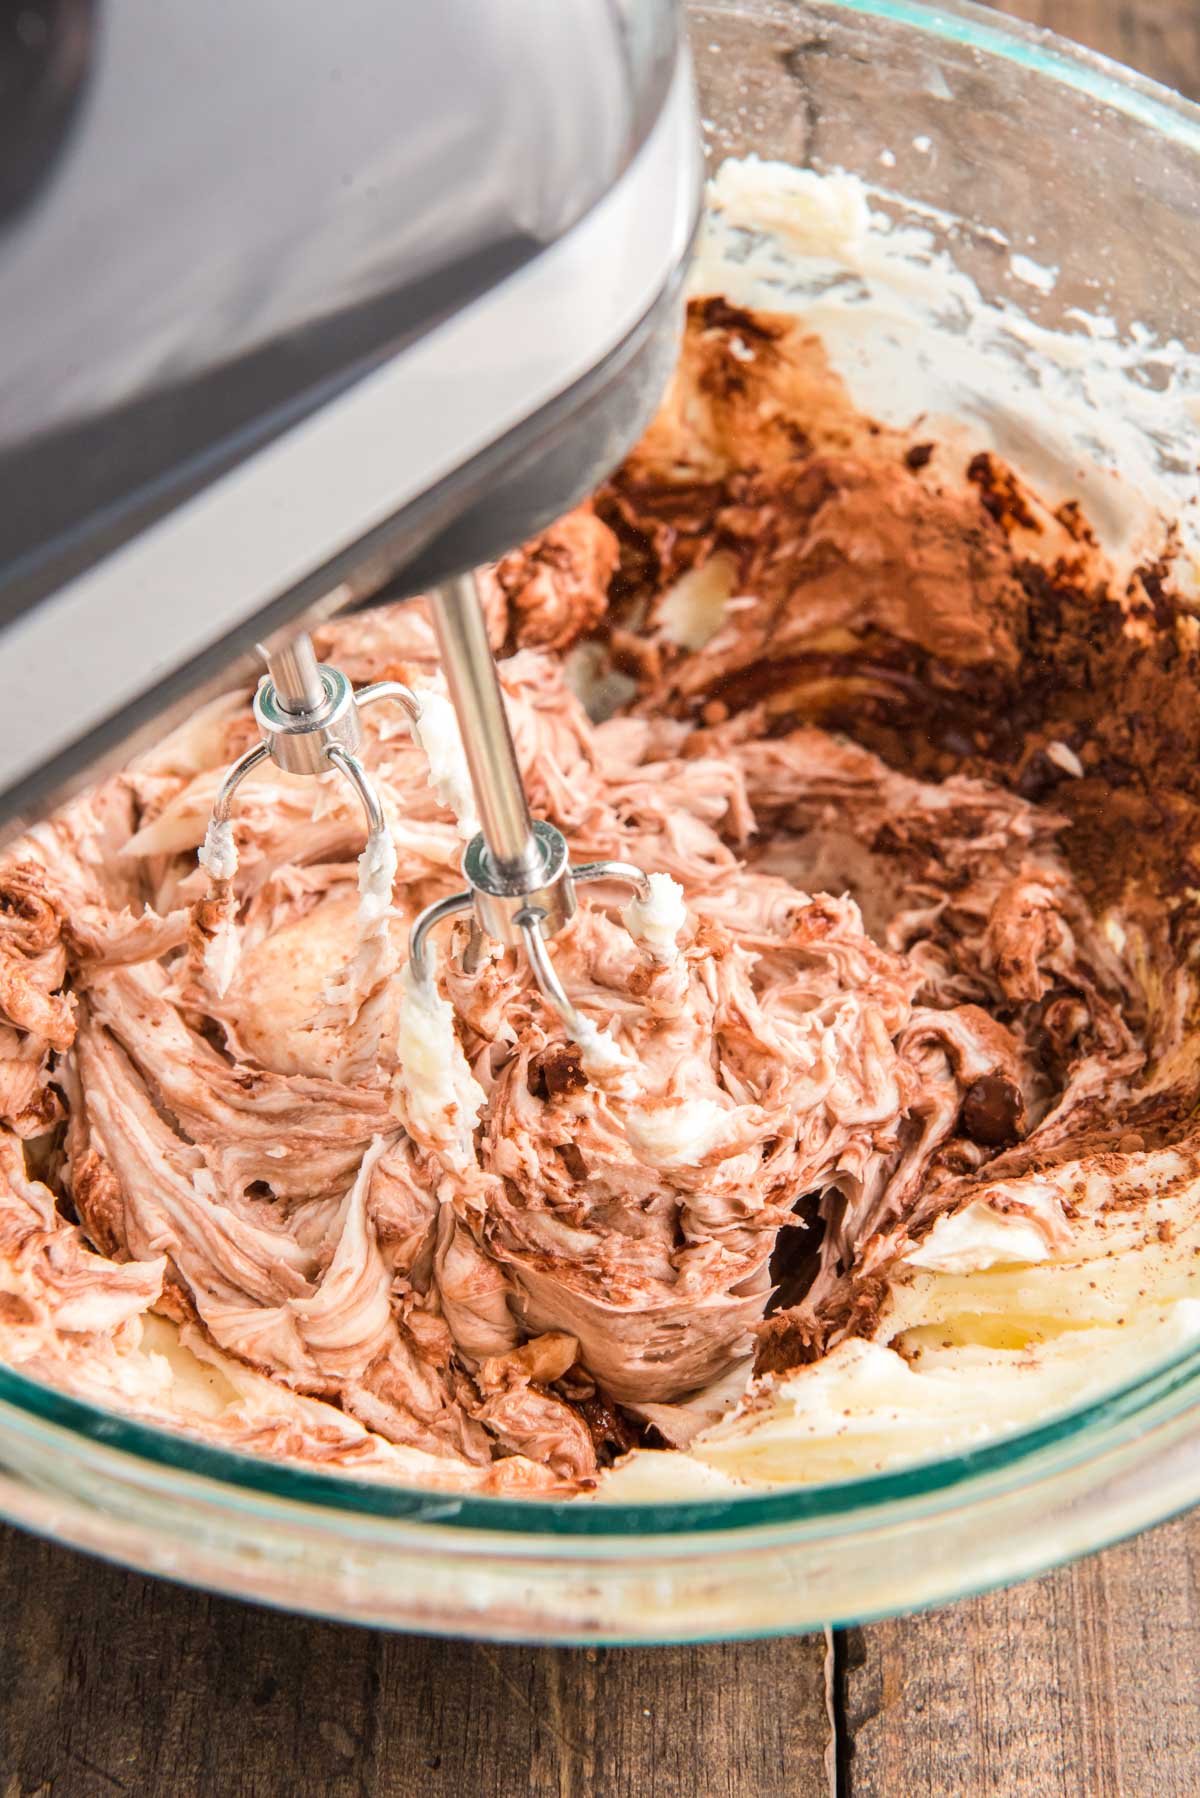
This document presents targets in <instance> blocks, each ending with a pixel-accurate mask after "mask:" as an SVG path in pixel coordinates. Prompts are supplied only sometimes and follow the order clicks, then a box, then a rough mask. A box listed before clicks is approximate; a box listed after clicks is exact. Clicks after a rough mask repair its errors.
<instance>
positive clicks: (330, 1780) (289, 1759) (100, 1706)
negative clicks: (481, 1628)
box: [0, 1531, 830, 1798]
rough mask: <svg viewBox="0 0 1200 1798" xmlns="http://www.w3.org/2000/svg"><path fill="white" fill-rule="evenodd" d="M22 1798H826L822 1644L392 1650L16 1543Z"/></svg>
mask: <svg viewBox="0 0 1200 1798" xmlns="http://www.w3.org/2000/svg"><path fill="white" fill-rule="evenodd" d="M0 1592H3V1593H4V1626H3V1631H2V1634H0V1794H3V1798H18V1795H19V1798H31V1795H33V1794H37V1795H38V1798H113V1794H118V1795H119V1794H122V1793H134V1794H137V1798H193V1795H195V1798H288V1795H290V1794H293V1793H303V1794H305V1798H309V1795H310V1794H311V1795H313V1798H319V1795H324V1798H358V1795H359V1794H370V1795H371V1798H409V1795H410V1794H415V1793H418V1792H419V1793H421V1794H423V1795H428V1798H517V1795H522V1798H523V1794H525V1793H529V1794H531V1795H532V1798H593V1795H595V1798H697V1795H698V1794H706V1795H707V1794H711V1795H712V1798H775V1795H778V1798H784V1794H787V1795H788V1798H823V1794H824V1793H825V1792H826V1791H827V1790H828V1785H827V1781H826V1777H825V1773H824V1763H823V1757H824V1753H825V1748H826V1745H827V1743H828V1740H829V1734H830V1731H829V1724H828V1720H827V1716H826V1709H825V1692H824V1677H823V1662H824V1644H823V1643H822V1642H821V1640H820V1639H819V1638H815V1639H814V1638H800V1639H797V1640H795V1641H786V1642H778V1643H756V1644H748V1645H737V1644H734V1645H730V1646H719V1645H718V1646H713V1647H692V1648H679V1649H665V1650H645V1649H624V1650H623V1649H611V1650H604V1649H573V1650H553V1649H523V1648H500V1647H492V1646H485V1645H472V1644H469V1643H442V1642H437V1641H432V1640H427V1639H422V1638H415V1637H399V1636H394V1637H388V1636H382V1635H375V1634H372V1633H370V1632H368V1631H366V1630H356V1629H348V1628H343V1627H341V1626H339V1625H335V1624H327V1623H313V1622H309V1621H306V1620H303V1619H300V1618H295V1617H285V1616H280V1615H277V1614H275V1613H272V1612H268V1611H264V1610H260V1609H257V1608H255V1607H251V1606H248V1605H240V1604H237V1603H233V1602H230V1601H228V1600H224V1599H215V1598H207V1597H204V1596H203V1595H201V1594H198V1593H192V1592H187V1591H183V1590H180V1589H177V1588H174V1587H171V1586H166V1585H162V1584H156V1583H153V1582H151V1581H148V1580H144V1579H141V1578H139V1577H137V1576H136V1575H133V1574H127V1573H123V1572H121V1571H119V1570H118V1569H115V1568H111V1567H105V1566H102V1565H100V1564H98V1563H95V1562H90V1561H86V1560H84V1559H82V1558H81V1557H79V1556H77V1555H73V1554H69V1553H67V1552H66V1551H65V1550H62V1549H58V1548H52V1547H49V1546H47V1545H46V1544H43V1543H39V1542H34V1541H31V1540H29V1539H27V1538H25V1537H23V1536H20V1535H18V1534H16V1532H14V1531H3V1532H0Z"/></svg>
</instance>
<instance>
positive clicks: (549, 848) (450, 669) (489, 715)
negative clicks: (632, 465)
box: [409, 574, 649, 1037]
mask: <svg viewBox="0 0 1200 1798" xmlns="http://www.w3.org/2000/svg"><path fill="white" fill-rule="evenodd" d="M429 599H430V605H431V607H432V610H433V625H434V630H435V631H436V633H437V639H438V647H439V649H440V650H441V656H442V669H443V672H444V673H445V676H446V685H447V687H448V688H449V690H450V698H451V701H452V703H453V705H454V710H455V713H456V714H457V717H458V727H459V731H460V732H461V735H462V740H463V748H464V750H465V751H466V757H467V766H468V768H469V769H470V771H471V784H472V786H473V787H474V790H475V803H476V805H477V806H478V808H479V818H480V823H481V824H482V826H483V828H482V830H481V831H480V833H479V835H478V836H476V837H473V838H472V840H471V841H470V842H469V843H468V844H467V847H466V851H465V853H464V855H463V873H464V874H465V875H466V877H467V881H468V883H469V891H468V892H465V893H455V894H454V895H453V896H452V897H450V898H448V899H440V900H438V901H437V902H436V904H434V905H430V906H427V907H426V909H425V910H424V911H423V912H422V913H421V915H420V917H418V918H416V919H415V920H414V922H413V927H412V931H411V933H410V935H409V960H410V961H411V963H412V968H413V972H414V973H415V974H416V976H417V978H418V979H419V980H426V979H428V978H429V976H430V972H431V969H430V963H429V957H428V953H427V949H426V944H427V941H428V937H429V933H430V931H431V930H432V929H434V928H435V927H436V926H437V925H438V924H440V923H442V922H443V921H444V920H445V919H447V918H450V917H453V916H454V915H455V914H456V913H458V912H462V911H466V910H468V909H471V910H473V912H474V916H475V923H476V927H477V930H483V931H486V932H487V934H488V935H489V936H493V937H496V938H498V939H499V941H500V942H502V943H512V944H517V945H522V946H523V947H524V949H525V952H526V954H527V956H528V958H529V965H530V967H531V969H532V971H533V977H534V979H535V980H536V982H537V984H538V986H539V988H540V989H541V992H542V994H543V996H544V997H545V999H546V1000H547V1001H548V1002H549V1004H550V1005H552V1006H553V1008H554V1010H555V1011H557V1013H558V1014H559V1016H560V1017H561V1018H562V1020H563V1023H564V1024H565V1025H566V1027H567V1031H568V1033H569V1034H571V1035H574V1036H576V1037H578V1036H579V1035H580V1034H581V1033H582V1032H583V1030H584V1029H585V1028H586V1021H585V1020H584V1019H582V1018H581V1017H580V1014H579V1013H578V1012H577V1011H576V1010H575V1007H574V1006H573V1005H572V1004H571V1001H570V999H569V998H568V997H567V994H566V992H565V991H564V989H563V986H562V983H561V982H560V980H559V978H558V975H557V973H556V972H555V969H554V963H553V962H552V961H551V959H550V955H549V952H548V950H547V948H546V938H547V937H549V936H553V935H554V933H555V931H557V930H561V929H562V927H563V925H564V924H566V923H567V922H568V921H569V920H570V918H571V917H572V916H573V915H574V912H575V883H576V881H578V880H601V881H603V880H614V881H620V882H622V883H623V884H625V885H628V886H632V887H633V888H634V890H635V891H636V892H637V894H638V895H639V897H640V898H642V899H645V898H646V896H647V894H648V892H649V882H648V881H647V878H646V876H645V875H644V874H643V873H642V871H641V869H640V868H634V867H631V866H630V865H629V863H628V862H615V861H607V862H589V863H587V864H586V865H585V866H582V867H579V868H574V869H573V868H572V867H571V863H570V857H569V852H568V849H567V843H566V838H565V837H564V836H563V834H562V832H561V831H560V830H556V829H555V827H554V825H552V824H547V823H546V822H545V821H544V820H542V819H537V820H536V821H535V820H534V819H532V818H531V817H530V815H529V804H528V801H527V800H526V797H525V786H524V782H523V781H522V779H521V770H520V766H519V764H518V762H517V752H516V748H515V746H514V744H513V738H512V731H511V729H510V727H509V722H508V713H507V712H506V711H505V708H504V694H503V692H502V691H501V687H500V677H499V675H498V674H497V672H496V663H495V661H494V659H493V657H492V651H491V645H490V644H489V643H488V637H487V624H486V621H485V619H484V614H483V606H482V604H481V602H480V598H479V589H478V587H477V585H476V582H475V577H474V575H470V574H464V575H460V576H459V577H458V578H457V579H456V580H452V581H446V582H444V583H443V585H442V586H440V587H436V588H435V589H434V590H433V592H432V593H431V594H430V596H429Z"/></svg>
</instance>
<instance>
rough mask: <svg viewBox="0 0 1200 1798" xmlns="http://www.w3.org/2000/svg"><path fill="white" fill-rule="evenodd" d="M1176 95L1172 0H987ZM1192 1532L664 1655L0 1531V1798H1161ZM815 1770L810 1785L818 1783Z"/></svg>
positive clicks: (1193, 50) (1188, 1651)
mask: <svg viewBox="0 0 1200 1798" xmlns="http://www.w3.org/2000/svg"><path fill="white" fill-rule="evenodd" d="M1000 10H1002V11H1005V12H1010V13H1014V14H1017V15H1018V16H1021V17H1025V18H1028V19H1030V20H1032V21H1033V22H1034V23H1037V24H1045V25H1051V26H1053V27H1054V28H1055V29H1057V30H1060V31H1064V32H1066V33H1067V34H1069V35H1072V36H1075V37H1077V38H1079V39H1080V40H1081V41H1083V42H1086V43H1090V44H1092V45H1093V46H1094V47H1095V48H1097V49H1100V50H1103V51H1105V52H1106V53H1108V54H1109V55H1114V56H1117V57H1119V58H1121V59H1123V60H1126V61H1129V62H1131V63H1133V64H1134V65H1135V66H1138V67H1140V68H1142V69H1144V70H1145V71H1146V72H1147V73H1148V74H1151V75H1153V76H1155V77H1156V78H1157V79H1159V80H1162V81H1166V82H1168V83H1170V84H1171V85H1173V86H1176V87H1178V88H1180V89H1181V90H1182V91H1184V92H1187V93H1190V94H1193V95H1197V96H1200V6H1196V5H1193V4H1192V3H1191V0H1138V3H1137V4H1132V3H1131V4H1115V3H1113V0H1009V3H1007V4H1004V5H1002V6H1001V8H1000ZM1198 1567H1200V1521H1196V1520H1193V1521H1185V1522H1181V1523H1177V1524H1172V1525H1169V1526H1167V1527H1166V1528H1164V1529H1162V1530H1158V1531H1154V1532H1152V1533H1151V1534H1149V1535H1146V1536H1144V1537H1142V1538H1140V1539H1139V1540H1138V1541H1136V1542H1133V1543H1129V1544H1126V1545H1125V1546H1123V1547H1121V1548H1117V1549H1114V1550H1111V1551H1110V1552H1109V1553H1107V1554H1105V1555H1102V1556H1099V1557H1097V1558H1095V1559H1092V1560H1090V1561H1087V1562H1084V1563H1082V1564H1080V1565H1078V1566H1076V1567H1072V1568H1068V1569H1064V1570H1062V1571H1060V1572H1058V1573H1055V1574H1053V1575H1051V1576H1049V1577H1047V1578H1045V1579H1043V1580H1040V1581H1037V1582H1035V1583H1033V1584H1031V1585H1027V1586H1024V1587H1020V1588H1018V1589H1016V1590H1014V1591H1009V1592H1003V1593H997V1594H992V1595H990V1596H987V1597H984V1598H979V1599H975V1600H973V1601H971V1602H969V1603H966V1604H962V1605H957V1606H954V1607H952V1608H950V1609H947V1610H944V1611H941V1612H939V1613H936V1614H934V1615H931V1616H927V1617H922V1618H915V1619H907V1620H902V1621H898V1622H892V1623H885V1624H878V1625H874V1626H872V1627H871V1628H868V1629H864V1630H852V1631H849V1632H846V1634H845V1635H843V1636H842V1637H841V1638H840V1639H839V1643H838V1654H837V1660H836V1665H837V1668H838V1672H837V1677H836V1680H835V1682H834V1685H835V1692H834V1695H835V1699H836V1711H837V1716H836V1732H835V1746H836V1749H837V1751H838V1752H837V1762H838V1764H837V1766H836V1767H833V1768H832V1769H831V1767H830V1765H829V1763H827V1760H826V1749H827V1747H828V1746H829V1745H830V1723H829V1720H828V1716H827V1711H826V1697H825V1648H824V1644H823V1643H822V1642H821V1641H820V1640H819V1639H811V1638H810V1639H798V1640H795V1641H787V1642H773V1643H761V1644H752V1645H730V1646H714V1647H698V1648H683V1649H665V1650H608V1651H605V1650H578V1651H556V1650H546V1649H518V1648H493V1647H483V1646H478V1645H471V1644H456V1643H441V1642H436V1641H430V1640H422V1639H419V1638H402V1637H386V1636H379V1635H373V1634H370V1633H369V1632H367V1631H362V1630H354V1629H347V1628H343V1627H340V1626H337V1625H332V1624H321V1623H312V1622H306V1621H303V1620H300V1619H297V1618H290V1617H281V1616H277V1615H274V1614H272V1613H269V1612H266V1611H262V1610H259V1609H257V1608H253V1607H250V1606H243V1605H238V1604H236V1603H232V1602H230V1601H227V1600H223V1599H213V1598H208V1597H205V1596H204V1595H202V1594H197V1593H191V1592H186V1591H183V1590H180V1589H177V1588H173V1587H170V1586H166V1585H163V1584H156V1583H153V1582H150V1581H147V1580H143V1579H140V1578H138V1577H137V1576H135V1575H133V1574H127V1573H123V1572H121V1571H119V1570H116V1569H113V1568H109V1567H105V1566H102V1565H100V1564H98V1563H94V1562H90V1561H86V1560H83V1559H81V1558H80V1557H78V1556H76V1555H73V1554H71V1553H69V1552H67V1551H65V1550H62V1549H57V1548H51V1547H49V1546H47V1545H45V1544H42V1543H37V1542H34V1541H30V1540H28V1539H26V1538H24V1537H22V1536H19V1535H17V1534H16V1533H15V1532H12V1531H0V1592H2V1593H3V1595H4V1609H3V1625H2V1629H0V1798H112V1795H113V1794H118V1795H119V1794H135V1795H136V1798H290V1795H291V1794H303V1795H305V1798H307V1795H309V1794H312V1795H313V1798H324V1795H328V1798H360V1795H370V1798H409V1795H410V1794H417V1793H420V1794H428V1795H429V1798H443V1795H445V1798H518V1795H523V1794H525V1793H529V1794H531V1795H532V1798H582V1795H586V1798H593V1795H594V1798H777V1795H778V1798H784V1795H785V1794H786V1795H787V1798H828V1795H829V1794H830V1793H831V1792H832V1793H836V1794H838V1798H925V1795H928V1798H937V1795H941V1794H945V1795H946V1798H951V1795H953V1798H984V1795H985V1794H986V1795H987V1798H993V1795H999V1798H1043V1795H1045V1798H1141V1795H1142V1794H1151V1793H1153V1794H1155V1795H1156V1798H1158V1795H1161V1798H1177V1795H1178V1798H1184V1795H1185V1794H1189V1795H1194V1794H1196V1793H1198V1792H1200V1654H1198V1652H1197V1649H1198V1644H1200V1595H1198V1592H1197V1570H1198ZM831 1771H832V1774H833V1780H832V1784H831V1778H830V1775H831Z"/></svg>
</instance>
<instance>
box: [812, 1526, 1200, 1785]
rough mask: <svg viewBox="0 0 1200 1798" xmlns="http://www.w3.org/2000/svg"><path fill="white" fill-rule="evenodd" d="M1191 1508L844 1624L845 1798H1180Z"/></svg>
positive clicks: (1189, 1747) (1191, 1734) (1193, 1753)
mask: <svg viewBox="0 0 1200 1798" xmlns="http://www.w3.org/2000/svg"><path fill="white" fill-rule="evenodd" d="M1198 1568H1200V1518H1196V1517H1193V1518H1190V1519H1187V1520H1184V1521H1182V1522H1179V1523H1174V1524H1169V1525H1167V1526H1165V1527H1164V1528H1162V1529H1159V1530H1153V1531H1151V1532H1150V1533H1149V1534H1147V1535H1145V1536H1141V1537H1139V1538H1138V1539H1137V1540H1136V1541H1133V1542H1129V1543H1125V1544H1123V1545H1122V1546H1121V1547H1119V1548H1114V1549H1110V1550H1109V1551H1108V1553H1107V1554H1104V1555H1099V1556H1096V1557H1093V1558H1092V1559H1089V1560H1086V1561H1082V1562H1079V1563H1078V1564H1077V1565H1075V1566H1073V1567H1068V1568H1063V1569H1061V1570H1060V1571H1059V1572H1057V1573H1054V1574H1051V1575H1049V1576H1048V1577H1046V1578H1045V1579H1041V1580H1037V1581H1035V1582H1034V1583H1033V1584H1031V1585H1026V1586H1019V1587H1016V1588H1015V1589H1013V1590H1011V1591H1008V1592H995V1593H991V1594H989V1595H987V1596H986V1597H983V1598H977V1599H972V1600H970V1601H969V1602H968V1603H966V1604H961V1605H955V1606H953V1607H952V1608H951V1609H948V1610H944V1611H939V1612H935V1613H933V1614H932V1615H930V1616H927V1617H918V1618H907V1619H903V1620H900V1621H897V1622H893V1623H883V1624H875V1625H873V1626H872V1628H870V1629H869V1630H862V1631H859V1630H852V1631H850V1632H848V1634H847V1638H846V1642H845V1662H846V1671H845V1674H844V1676H843V1681H842V1693H841V1698H842V1703H843V1707H844V1721H843V1728H844V1737H845V1741H846V1744H847V1748H848V1754H847V1756H846V1759H845V1766H844V1771H843V1789H844V1791H845V1793H846V1794H847V1798H896V1795H897V1794H900V1793H903V1794H904V1795H905V1798H910V1795H911V1798H917V1795H918V1794H920V1795H921V1798H926V1795H927V1798H984V1795H985V1794H987V1795H989V1798H994V1795H997V1794H1003V1795H1004V1798H1008V1794H1020V1798H1139V1795H1140V1794H1142V1793H1146V1794H1149V1793H1154V1794H1155V1798H1195V1794H1196V1792H1197V1791H1200V1655H1198V1654H1197V1643H1198V1641H1200V1594H1198V1592H1197V1570H1198Z"/></svg>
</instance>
